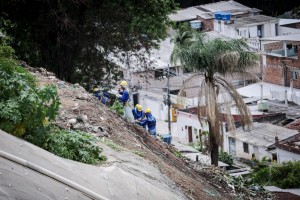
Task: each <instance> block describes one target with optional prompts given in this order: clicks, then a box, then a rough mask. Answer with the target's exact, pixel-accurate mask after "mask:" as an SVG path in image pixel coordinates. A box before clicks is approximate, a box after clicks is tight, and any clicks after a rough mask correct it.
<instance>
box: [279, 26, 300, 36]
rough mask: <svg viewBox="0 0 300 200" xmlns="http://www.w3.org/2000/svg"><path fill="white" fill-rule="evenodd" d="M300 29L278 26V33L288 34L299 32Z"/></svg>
mask: <svg viewBox="0 0 300 200" xmlns="http://www.w3.org/2000/svg"><path fill="white" fill-rule="evenodd" d="M299 33H300V29H295V28H289V27H283V26H279V27H278V35H290V34H299Z"/></svg>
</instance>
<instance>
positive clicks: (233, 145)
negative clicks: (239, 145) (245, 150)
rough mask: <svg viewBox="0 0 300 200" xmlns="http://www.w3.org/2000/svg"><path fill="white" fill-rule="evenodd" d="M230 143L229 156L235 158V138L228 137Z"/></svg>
mask: <svg viewBox="0 0 300 200" xmlns="http://www.w3.org/2000/svg"><path fill="white" fill-rule="evenodd" d="M228 142H229V154H230V155H233V156H235V155H236V149H235V138H232V137H228Z"/></svg>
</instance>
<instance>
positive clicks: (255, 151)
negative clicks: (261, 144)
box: [253, 146, 260, 160]
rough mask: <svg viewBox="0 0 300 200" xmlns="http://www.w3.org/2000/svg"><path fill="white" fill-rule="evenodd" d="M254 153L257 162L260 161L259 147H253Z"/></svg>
mask: <svg viewBox="0 0 300 200" xmlns="http://www.w3.org/2000/svg"><path fill="white" fill-rule="evenodd" d="M253 153H254V155H255V158H256V159H257V160H259V159H260V157H259V151H258V147H257V146H253Z"/></svg>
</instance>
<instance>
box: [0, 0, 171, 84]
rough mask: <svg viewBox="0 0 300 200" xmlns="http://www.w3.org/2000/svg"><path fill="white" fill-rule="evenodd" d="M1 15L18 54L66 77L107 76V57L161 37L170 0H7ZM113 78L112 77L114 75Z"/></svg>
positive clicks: (111, 68) (148, 44)
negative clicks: (7, 21) (5, 21)
mask: <svg viewBox="0 0 300 200" xmlns="http://www.w3.org/2000/svg"><path fill="white" fill-rule="evenodd" d="M2 4H4V5H3V6H2V7H1V10H0V13H1V14H2V17H3V19H5V20H7V19H9V20H11V21H12V22H13V23H14V24H15V26H13V27H10V28H8V30H7V31H8V32H9V34H11V35H12V36H13V38H14V40H13V42H12V43H11V45H12V46H13V48H15V49H16V54H17V55H18V56H19V58H20V59H21V60H24V61H26V62H28V63H29V64H30V65H32V66H43V67H46V68H48V69H49V70H51V71H53V72H55V73H56V74H57V75H58V77H59V78H60V79H64V80H67V81H71V82H74V81H79V82H80V81H82V80H83V81H85V82H87V81H90V80H92V79H95V80H101V79H105V78H106V79H105V81H110V80H111V79H112V76H103V75H107V74H111V73H112V72H114V71H116V66H115V65H113V64H112V63H111V62H110V60H109V57H110V56H111V55H112V54H114V55H119V54H118V53H119V52H126V51H129V50H130V51H139V50H140V49H142V48H145V49H146V50H149V49H150V48H151V47H153V46H156V45H157V42H158V41H160V40H161V39H163V38H164V37H166V30H167V25H168V23H169V20H168V18H167V14H168V13H170V12H172V11H173V10H174V9H175V7H176V4H175V3H174V1H173V0H145V1H135V0H127V1H121V0H77V1H69V0H63V1H58V0H51V1H50V0H46V1H39V0H33V1H29V0H25V1H15V0H8V1H4V2H2ZM115 78H117V77H115Z"/></svg>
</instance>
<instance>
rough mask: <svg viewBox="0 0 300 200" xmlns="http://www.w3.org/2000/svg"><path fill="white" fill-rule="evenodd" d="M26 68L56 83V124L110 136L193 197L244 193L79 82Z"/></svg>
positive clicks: (43, 80)
mask: <svg viewBox="0 0 300 200" xmlns="http://www.w3.org/2000/svg"><path fill="white" fill-rule="evenodd" d="M27 68H28V69H29V70H30V71H31V72H32V73H33V74H34V75H35V76H36V78H37V79H38V84H39V85H40V86H43V85H48V84H54V85H56V86H57V87H58V94H59V97H60V103H61V105H60V109H59V114H58V117H57V119H56V121H55V122H54V123H55V124H56V125H57V126H59V127H61V128H63V129H72V130H81V131H84V132H87V133H90V134H93V135H95V136H97V137H108V138H109V139H110V140H112V141H113V142H114V143H116V144H118V145H120V146H122V147H123V148H124V149H128V150H130V151H131V152H139V154H138V155H141V156H142V157H144V158H145V159H147V160H149V161H151V163H153V164H154V165H155V166H157V168H158V169H159V170H160V171H161V172H162V173H163V174H165V175H167V176H168V177H169V178H171V179H172V180H173V181H174V182H175V183H176V184H177V185H178V186H179V187H180V188H181V189H182V190H183V191H184V192H185V194H186V196H187V197H188V198H190V199H203V200H205V199H233V198H236V197H239V196H241V194H239V192H240V191H239V190H237V189H236V188H235V187H234V186H232V185H230V183H229V182H226V181H224V180H225V179H224V178H220V177H224V172H223V171H222V170H220V169H219V168H213V167H203V166H199V163H195V162H193V161H190V160H188V159H185V158H182V157H180V156H178V155H177V154H176V153H177V152H178V151H177V149H175V148H174V147H173V146H171V145H167V144H166V143H163V142H161V141H157V140H155V139H154V138H152V137H151V136H150V135H149V134H148V133H147V132H146V131H145V130H144V129H143V128H142V127H140V126H137V125H135V124H131V123H127V122H125V121H124V120H123V119H122V118H121V117H120V116H118V115H117V114H116V113H114V112H112V111H111V110H109V108H107V107H106V106H105V105H103V104H101V103H100V102H99V101H98V100H97V99H96V98H95V97H94V96H93V95H92V94H90V93H88V92H87V91H86V90H85V89H84V88H83V87H81V86H80V85H79V84H74V85H73V84H69V83H67V82H64V81H61V80H59V79H57V78H56V77H55V76H54V74H52V73H49V72H47V71H46V70H45V69H43V68H39V69H35V68H30V67H27ZM242 196H243V197H245V198H243V199H261V198H256V197H255V196H254V197H251V198H248V195H242ZM246 196H247V197H246Z"/></svg>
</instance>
